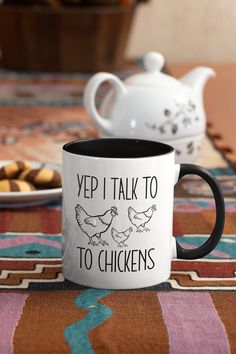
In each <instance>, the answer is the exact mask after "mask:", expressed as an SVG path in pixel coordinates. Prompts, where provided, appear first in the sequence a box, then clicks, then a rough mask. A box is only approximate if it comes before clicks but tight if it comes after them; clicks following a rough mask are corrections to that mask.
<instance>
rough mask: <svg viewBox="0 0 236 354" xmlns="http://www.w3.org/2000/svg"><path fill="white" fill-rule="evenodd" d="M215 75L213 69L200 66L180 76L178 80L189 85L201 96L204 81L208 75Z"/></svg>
mask: <svg viewBox="0 0 236 354" xmlns="http://www.w3.org/2000/svg"><path fill="white" fill-rule="evenodd" d="M215 75H216V73H215V71H214V70H213V69H211V68H208V67H204V66H200V67H198V68H195V69H193V70H191V71H190V72H189V73H187V74H186V75H184V76H182V77H181V79H180V81H181V82H182V83H184V84H186V85H187V86H189V87H191V88H192V89H193V90H194V91H195V92H196V94H197V95H199V97H202V93H203V89H204V86H205V83H206V82H207V80H208V79H209V78H210V77H213V76H215Z"/></svg>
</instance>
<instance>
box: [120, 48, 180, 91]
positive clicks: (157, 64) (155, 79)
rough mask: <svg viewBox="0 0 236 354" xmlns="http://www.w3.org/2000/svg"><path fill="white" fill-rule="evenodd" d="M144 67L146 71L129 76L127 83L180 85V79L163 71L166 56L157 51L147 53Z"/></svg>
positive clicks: (137, 84)
mask: <svg viewBox="0 0 236 354" xmlns="http://www.w3.org/2000/svg"><path fill="white" fill-rule="evenodd" d="M143 62H144V68H145V70H146V72H142V73H140V74H135V75H132V76H130V77H128V78H127V79H126V80H125V81H124V82H125V83H126V84H127V85H135V86H160V85H161V86H165V87H166V86H167V87H173V86H176V85H179V82H178V80H176V79H174V78H173V77H171V76H169V75H166V74H164V73H162V72H161V70H162V68H163V66H164V64H165V58H164V57H163V55H162V54H160V53H157V52H149V53H148V54H146V55H145V57H144V59H143Z"/></svg>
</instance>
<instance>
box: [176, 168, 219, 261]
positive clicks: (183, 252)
mask: <svg viewBox="0 0 236 354" xmlns="http://www.w3.org/2000/svg"><path fill="white" fill-rule="evenodd" d="M189 174H194V175H198V176H200V177H202V178H203V179H204V180H205V181H206V182H207V183H208V184H209V186H210V188H211V190H212V193H213V196H214V198H215V205H216V221H215V226H214V229H213V231H212V234H211V235H210V237H209V239H208V240H207V241H206V242H205V243H204V244H203V245H201V246H200V247H198V248H195V249H191V250H187V249H184V248H183V247H182V246H180V244H179V243H178V242H177V241H176V250H177V258H182V259H196V258H201V257H204V256H206V255H207V254H208V253H210V252H211V251H212V250H213V249H214V248H215V247H216V245H217V243H218V242H219V240H220V238H221V236H222V233H223V228H224V223H225V204H224V198H223V195H222V191H221V187H220V185H219V183H218V182H217V180H216V179H215V178H214V177H213V175H212V174H210V173H209V172H208V171H207V170H206V169H205V168H202V167H200V166H197V165H191V164H181V165H180V172H179V178H178V181H179V180H180V178H182V177H183V176H185V175H189Z"/></svg>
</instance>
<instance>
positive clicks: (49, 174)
mask: <svg viewBox="0 0 236 354" xmlns="http://www.w3.org/2000/svg"><path fill="white" fill-rule="evenodd" d="M19 179H21V180H25V181H28V182H30V183H32V184H33V185H34V186H35V187H37V188H59V187H61V175H60V173H59V172H58V171H55V170H50V169H47V168H35V169H30V170H26V171H23V172H22V173H21V174H20V175H19Z"/></svg>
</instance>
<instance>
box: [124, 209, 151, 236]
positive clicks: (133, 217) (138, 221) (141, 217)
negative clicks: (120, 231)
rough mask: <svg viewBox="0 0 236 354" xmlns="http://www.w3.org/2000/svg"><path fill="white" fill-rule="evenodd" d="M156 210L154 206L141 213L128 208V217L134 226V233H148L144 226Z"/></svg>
mask: <svg viewBox="0 0 236 354" xmlns="http://www.w3.org/2000/svg"><path fill="white" fill-rule="evenodd" d="M156 210H157V208H156V205H155V204H153V205H152V206H151V207H150V208H148V209H147V210H145V211H142V212H137V211H135V210H134V209H133V208H132V207H129V208H128V217H129V219H130V221H131V223H132V224H133V225H134V226H136V232H143V231H150V230H149V229H148V228H147V227H146V226H145V225H146V224H147V223H148V222H149V221H150V220H151V218H152V215H153V213H154V211H156Z"/></svg>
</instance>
